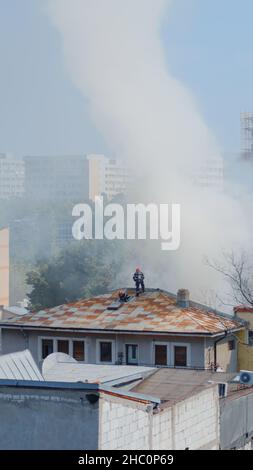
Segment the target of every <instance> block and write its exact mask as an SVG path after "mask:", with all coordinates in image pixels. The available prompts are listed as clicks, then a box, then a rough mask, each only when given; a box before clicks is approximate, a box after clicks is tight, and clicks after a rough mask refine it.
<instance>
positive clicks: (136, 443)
mask: <svg viewBox="0 0 253 470" xmlns="http://www.w3.org/2000/svg"><path fill="white" fill-rule="evenodd" d="M100 416H101V418H100V419H101V427H100V444H99V445H100V449H103V450H105V449H106V450H107V449H120V450H122V449H135V450H138V449H141V450H152V449H153V450H165V449H171V450H176V449H178V450H184V449H185V448H187V447H188V448H189V449H192V450H193V449H210V450H214V449H218V448H219V398H218V392H217V386H213V387H209V388H207V389H206V390H204V391H202V392H200V393H198V394H196V395H194V396H191V397H189V398H188V399H187V400H184V401H182V402H180V403H176V404H175V405H173V406H172V407H168V408H165V409H163V410H160V411H158V412H157V411H154V412H153V410H152V408H151V406H150V405H144V404H141V403H139V404H136V403H133V402H132V403H131V401H128V402H127V401H125V400H124V403H123V402H121V401H120V400H119V399H116V398H110V399H108V397H106V400H103V401H102V405H101V411H100Z"/></svg>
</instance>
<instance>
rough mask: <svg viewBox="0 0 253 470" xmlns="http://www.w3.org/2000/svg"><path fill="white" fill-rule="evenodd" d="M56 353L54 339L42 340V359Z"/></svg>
mask: <svg viewBox="0 0 253 470" xmlns="http://www.w3.org/2000/svg"><path fill="white" fill-rule="evenodd" d="M53 352H54V342H53V340H52V339H42V359H45V358H46V357H47V356H49V354H52V353H53Z"/></svg>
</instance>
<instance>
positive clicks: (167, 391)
mask: <svg viewBox="0 0 253 470" xmlns="http://www.w3.org/2000/svg"><path fill="white" fill-rule="evenodd" d="M235 375H236V374H235V373H233V374H228V373H224V372H211V371H207V370H203V371H202V370H201V371H199V370H182V369H181V370H180V369H168V368H162V369H158V370H157V372H155V373H154V374H152V375H151V376H150V377H147V378H146V379H144V380H143V381H142V382H140V383H139V384H138V385H136V386H135V387H133V388H132V391H133V392H136V393H141V394H147V395H155V396H157V397H158V398H160V399H161V401H162V402H168V403H170V404H173V403H176V402H178V401H181V400H185V399H186V398H188V397H189V396H191V395H194V394H196V393H199V392H202V391H203V390H204V389H206V388H207V387H209V386H210V384H212V383H214V384H218V383H227V382H229V381H230V380H232V379H233V378H234V377H235Z"/></svg>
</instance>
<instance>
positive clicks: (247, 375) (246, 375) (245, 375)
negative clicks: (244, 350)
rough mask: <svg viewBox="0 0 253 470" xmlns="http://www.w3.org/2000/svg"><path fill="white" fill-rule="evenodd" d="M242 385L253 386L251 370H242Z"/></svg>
mask: <svg viewBox="0 0 253 470" xmlns="http://www.w3.org/2000/svg"><path fill="white" fill-rule="evenodd" d="M240 383H241V384H244V385H253V372H252V371H250V370H240Z"/></svg>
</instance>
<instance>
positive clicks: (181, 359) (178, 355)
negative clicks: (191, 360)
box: [174, 346, 187, 367]
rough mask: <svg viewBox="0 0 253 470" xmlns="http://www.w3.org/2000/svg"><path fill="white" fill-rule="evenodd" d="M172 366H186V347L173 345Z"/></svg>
mask: <svg viewBox="0 0 253 470" xmlns="http://www.w3.org/2000/svg"><path fill="white" fill-rule="evenodd" d="M174 366H175V367H186V366H187V347H186V346H174Z"/></svg>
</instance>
